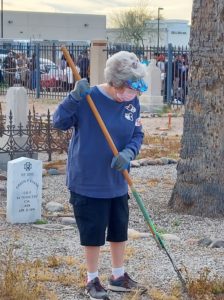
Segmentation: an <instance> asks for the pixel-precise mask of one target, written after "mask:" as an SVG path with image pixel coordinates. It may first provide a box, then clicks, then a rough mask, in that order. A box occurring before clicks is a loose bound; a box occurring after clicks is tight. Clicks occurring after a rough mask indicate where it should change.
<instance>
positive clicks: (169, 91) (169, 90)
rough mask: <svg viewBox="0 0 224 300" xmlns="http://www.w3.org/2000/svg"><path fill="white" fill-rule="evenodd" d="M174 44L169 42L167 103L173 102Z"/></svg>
mask: <svg viewBox="0 0 224 300" xmlns="http://www.w3.org/2000/svg"><path fill="white" fill-rule="evenodd" d="M172 66H173V46H172V44H168V66H167V78H166V80H167V99H166V101H167V103H169V104H170V103H171V102H172V85H173V82H172V78H173V70H172V69H173V68H172Z"/></svg>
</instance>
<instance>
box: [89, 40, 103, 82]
mask: <svg viewBox="0 0 224 300" xmlns="http://www.w3.org/2000/svg"><path fill="white" fill-rule="evenodd" d="M106 49H107V41H106V40H96V41H92V42H91V50H90V85H91V86H93V85H97V84H101V83H103V82H104V81H105V79H104V69H105V66H106V60H107V51H106Z"/></svg>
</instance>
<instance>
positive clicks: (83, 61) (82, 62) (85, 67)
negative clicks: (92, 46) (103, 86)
mask: <svg viewBox="0 0 224 300" xmlns="http://www.w3.org/2000/svg"><path fill="white" fill-rule="evenodd" d="M77 65H78V67H79V68H80V76H81V77H82V78H86V79H87V80H88V81H89V67H90V63H89V58H88V52H87V50H86V51H83V53H82V57H81V58H80V59H79V60H78V62H77Z"/></svg>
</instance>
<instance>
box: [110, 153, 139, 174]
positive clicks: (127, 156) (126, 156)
mask: <svg viewBox="0 0 224 300" xmlns="http://www.w3.org/2000/svg"><path fill="white" fill-rule="evenodd" d="M134 157H135V155H134V153H133V151H132V150H131V149H124V150H122V151H121V152H119V153H118V155H117V156H114V157H113V159H112V162H111V168H112V169H115V170H117V171H120V172H122V171H123V170H125V169H127V168H128V167H129V165H130V161H131V160H132V159H133V158H134Z"/></svg>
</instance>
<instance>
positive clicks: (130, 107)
mask: <svg viewBox="0 0 224 300" xmlns="http://www.w3.org/2000/svg"><path fill="white" fill-rule="evenodd" d="M125 108H126V109H127V110H128V111H130V112H132V113H135V112H136V108H135V107H134V106H133V105H132V104H129V105H127V106H125Z"/></svg>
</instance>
